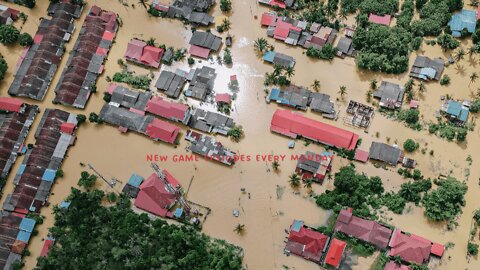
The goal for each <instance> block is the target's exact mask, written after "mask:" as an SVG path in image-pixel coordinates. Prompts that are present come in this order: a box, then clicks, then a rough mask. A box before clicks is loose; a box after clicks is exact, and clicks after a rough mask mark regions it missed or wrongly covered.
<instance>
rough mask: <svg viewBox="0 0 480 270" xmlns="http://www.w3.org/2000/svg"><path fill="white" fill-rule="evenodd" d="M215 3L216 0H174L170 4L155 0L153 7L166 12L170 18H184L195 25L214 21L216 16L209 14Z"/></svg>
mask: <svg viewBox="0 0 480 270" xmlns="http://www.w3.org/2000/svg"><path fill="white" fill-rule="evenodd" d="M214 3H215V1H214V0H174V1H173V3H172V4H171V5H170V6H168V5H165V4H161V3H158V1H154V2H153V4H152V7H154V8H156V9H157V10H159V11H160V12H164V13H165V15H166V16H167V17H169V18H179V19H183V20H186V21H188V22H189V23H191V24H193V25H198V26H208V25H209V24H211V23H213V22H214V18H213V17H212V16H211V15H209V14H208V11H209V10H210V8H211V7H212V6H213V4H214Z"/></svg>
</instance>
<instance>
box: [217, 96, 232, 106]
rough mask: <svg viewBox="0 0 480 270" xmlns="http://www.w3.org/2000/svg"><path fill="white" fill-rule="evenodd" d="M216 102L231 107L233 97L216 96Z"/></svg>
mask: <svg viewBox="0 0 480 270" xmlns="http://www.w3.org/2000/svg"><path fill="white" fill-rule="evenodd" d="M215 102H216V103H225V104H228V105H230V103H231V102H232V97H231V96H230V95H229V94H227V93H224V94H216V95H215Z"/></svg>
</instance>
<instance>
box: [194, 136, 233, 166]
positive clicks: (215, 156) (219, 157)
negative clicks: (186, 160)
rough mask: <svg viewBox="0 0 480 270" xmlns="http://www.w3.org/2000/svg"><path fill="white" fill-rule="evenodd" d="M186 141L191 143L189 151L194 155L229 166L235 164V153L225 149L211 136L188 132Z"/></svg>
mask: <svg viewBox="0 0 480 270" xmlns="http://www.w3.org/2000/svg"><path fill="white" fill-rule="evenodd" d="M185 140H187V141H189V142H190V143H191V144H190V146H189V147H188V148H187V149H188V150H190V151H192V153H195V154H197V155H200V156H202V157H204V158H205V159H208V160H214V161H217V162H220V163H222V164H225V165H228V166H232V165H233V164H235V155H236V154H235V152H232V151H231V150H229V149H227V148H225V147H223V145H222V144H221V143H220V142H217V141H216V140H215V139H214V138H212V137H210V136H206V135H203V134H200V133H198V132H195V131H192V130H188V131H187V134H185Z"/></svg>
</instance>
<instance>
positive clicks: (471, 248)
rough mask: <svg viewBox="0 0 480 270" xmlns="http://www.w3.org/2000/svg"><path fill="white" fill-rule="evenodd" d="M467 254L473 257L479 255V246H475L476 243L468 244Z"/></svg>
mask: <svg viewBox="0 0 480 270" xmlns="http://www.w3.org/2000/svg"><path fill="white" fill-rule="evenodd" d="M467 252H468V254H470V255H473V256H476V255H478V245H477V244H475V243H471V242H468V245H467Z"/></svg>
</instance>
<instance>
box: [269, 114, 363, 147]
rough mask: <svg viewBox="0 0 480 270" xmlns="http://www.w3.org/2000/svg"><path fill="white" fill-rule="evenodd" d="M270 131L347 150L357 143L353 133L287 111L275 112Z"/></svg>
mask: <svg viewBox="0 0 480 270" xmlns="http://www.w3.org/2000/svg"><path fill="white" fill-rule="evenodd" d="M270 130H271V131H273V132H277V133H280V134H283V135H285V136H289V137H292V138H296V137H297V136H302V137H305V138H308V139H311V140H315V141H318V142H320V143H323V144H326V145H331V146H335V147H337V148H344V149H347V150H353V149H355V146H356V145H357V141H358V135H357V134H355V133H353V132H350V131H347V130H344V129H341V128H337V127H334V126H331V125H328V124H325V123H322V122H319V121H316V120H313V119H310V118H306V117H304V116H303V115H301V114H298V113H294V112H291V111H287V110H276V111H275V113H274V114H273V117H272V122H271V125H270Z"/></svg>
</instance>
